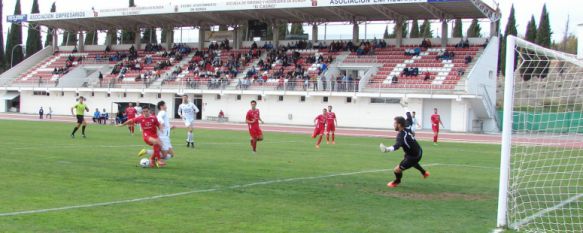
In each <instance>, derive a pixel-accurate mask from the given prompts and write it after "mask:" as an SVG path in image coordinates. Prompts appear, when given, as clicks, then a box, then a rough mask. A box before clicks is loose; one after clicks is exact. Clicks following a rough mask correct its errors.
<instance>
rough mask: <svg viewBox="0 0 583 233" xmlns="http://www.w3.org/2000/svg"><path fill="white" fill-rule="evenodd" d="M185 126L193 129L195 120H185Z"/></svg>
mask: <svg viewBox="0 0 583 233" xmlns="http://www.w3.org/2000/svg"><path fill="white" fill-rule="evenodd" d="M183 121H184V126H186V127H191V126H194V119H184V120H183Z"/></svg>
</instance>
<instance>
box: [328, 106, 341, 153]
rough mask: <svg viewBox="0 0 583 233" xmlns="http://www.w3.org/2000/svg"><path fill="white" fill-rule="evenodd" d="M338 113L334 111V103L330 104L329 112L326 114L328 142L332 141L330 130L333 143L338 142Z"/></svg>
mask: <svg viewBox="0 0 583 233" xmlns="http://www.w3.org/2000/svg"><path fill="white" fill-rule="evenodd" d="M336 125H338V121H336V113H333V112H332V105H330V106H328V114H326V144H328V143H330V132H332V144H336V140H335V137H334V132H336Z"/></svg>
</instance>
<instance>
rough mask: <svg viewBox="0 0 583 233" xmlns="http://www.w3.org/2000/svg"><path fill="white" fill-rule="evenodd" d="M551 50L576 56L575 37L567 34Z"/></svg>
mask: <svg viewBox="0 0 583 233" xmlns="http://www.w3.org/2000/svg"><path fill="white" fill-rule="evenodd" d="M553 49H555V50H559V51H561V52H565V53H570V54H576V53H577V37H576V36H575V35H573V34H569V35H568V36H566V37H565V38H563V41H561V42H560V43H558V44H555V45H553Z"/></svg>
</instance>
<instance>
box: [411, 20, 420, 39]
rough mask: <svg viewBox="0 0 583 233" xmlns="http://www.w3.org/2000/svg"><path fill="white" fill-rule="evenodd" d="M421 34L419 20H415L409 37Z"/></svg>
mask: <svg viewBox="0 0 583 233" xmlns="http://www.w3.org/2000/svg"><path fill="white" fill-rule="evenodd" d="M419 36H420V33H419V22H417V20H413V26H411V34H410V35H409V38H419Z"/></svg>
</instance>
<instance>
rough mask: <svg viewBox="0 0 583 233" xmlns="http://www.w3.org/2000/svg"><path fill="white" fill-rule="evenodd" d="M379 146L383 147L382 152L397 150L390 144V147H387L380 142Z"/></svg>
mask: <svg viewBox="0 0 583 233" xmlns="http://www.w3.org/2000/svg"><path fill="white" fill-rule="evenodd" d="M379 148H380V149H381V152H393V151H395V148H394V147H392V146H390V147H386V146H385V144H382V143H381V144H380V145H379Z"/></svg>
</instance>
